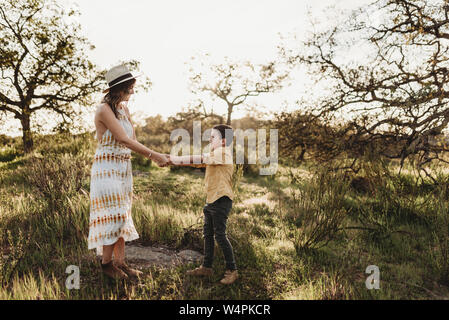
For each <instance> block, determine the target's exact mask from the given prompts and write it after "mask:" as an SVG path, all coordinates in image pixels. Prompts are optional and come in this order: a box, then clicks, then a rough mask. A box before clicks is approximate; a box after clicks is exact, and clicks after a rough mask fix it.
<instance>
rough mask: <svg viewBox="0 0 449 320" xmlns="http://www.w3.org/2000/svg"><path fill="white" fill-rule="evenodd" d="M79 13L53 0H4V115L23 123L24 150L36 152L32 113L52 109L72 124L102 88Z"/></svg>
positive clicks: (0, 29)
mask: <svg viewBox="0 0 449 320" xmlns="http://www.w3.org/2000/svg"><path fill="white" fill-rule="evenodd" d="M77 14H78V12H76V11H75V10H73V9H69V10H65V9H64V8H62V7H61V6H59V5H58V4H57V3H56V2H55V1H53V0H51V1H50V0H45V1H44V0H18V1H16V0H1V5H0V117H2V116H3V117H4V116H6V115H12V116H13V117H14V118H16V119H19V120H20V122H21V125H22V132H23V136H22V139H23V145H24V150H25V152H29V151H31V150H32V149H33V139H32V128H31V122H30V120H31V116H32V115H33V114H35V113H36V112H37V111H40V110H46V111H50V112H51V114H55V115H56V116H57V117H58V118H59V119H58V123H59V125H60V126H63V127H64V126H65V125H67V126H68V125H69V124H70V123H71V122H72V121H73V119H74V118H75V117H76V116H77V115H78V114H79V112H80V111H79V109H77V108H76V106H77V105H82V106H83V107H84V106H88V105H89V104H90V103H91V101H90V97H91V94H92V93H93V92H95V91H97V89H99V87H100V85H101V84H102V81H103V74H102V72H100V71H99V70H98V69H97V68H96V67H95V65H94V64H93V63H92V62H91V61H90V60H89V59H88V58H87V51H88V50H90V49H93V46H92V45H91V44H90V43H89V42H88V41H87V39H86V38H84V37H83V36H81V35H80V25H79V24H78V23H76V20H75V19H73V18H74V17H75V16H76V15H77Z"/></svg>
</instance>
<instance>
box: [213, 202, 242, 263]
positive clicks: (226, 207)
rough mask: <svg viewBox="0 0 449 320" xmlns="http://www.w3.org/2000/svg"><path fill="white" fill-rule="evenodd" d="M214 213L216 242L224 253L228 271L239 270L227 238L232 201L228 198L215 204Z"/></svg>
mask: <svg viewBox="0 0 449 320" xmlns="http://www.w3.org/2000/svg"><path fill="white" fill-rule="evenodd" d="M214 204H215V205H214V211H213V214H212V219H213V227H214V234H215V240H217V243H218V245H219V246H220V248H221V250H222V251H223V255H224V258H225V261H226V269H227V270H231V271H234V270H237V266H236V263H235V257H234V250H233V248H232V245H231V243H230V242H229V239H228V237H227V236H226V222H227V220H228V215H229V212H230V211H231V208H232V200H231V199H229V198H228V197H224V198H220V199H219V201H218V202H216V203H214Z"/></svg>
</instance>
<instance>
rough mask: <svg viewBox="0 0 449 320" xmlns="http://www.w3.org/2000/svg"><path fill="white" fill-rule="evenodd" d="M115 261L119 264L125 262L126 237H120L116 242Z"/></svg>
mask: <svg viewBox="0 0 449 320" xmlns="http://www.w3.org/2000/svg"><path fill="white" fill-rule="evenodd" d="M114 261H115V263H116V264H117V265H123V264H124V263H125V239H123V238H119V239H118V240H117V242H116V243H114Z"/></svg>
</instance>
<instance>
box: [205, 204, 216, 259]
mask: <svg viewBox="0 0 449 320" xmlns="http://www.w3.org/2000/svg"><path fill="white" fill-rule="evenodd" d="M203 213H204V228H203V235H204V261H203V266H204V267H206V268H212V263H213V260H214V246H215V243H214V222H213V219H212V214H211V212H210V211H209V210H208V205H206V206H205V207H204V209H203Z"/></svg>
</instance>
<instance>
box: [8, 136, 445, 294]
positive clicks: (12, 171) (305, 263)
mask: <svg viewBox="0 0 449 320" xmlns="http://www.w3.org/2000/svg"><path fill="white" fill-rule="evenodd" d="M64 139H65V138H64ZM86 140H88V139H85V138H80V139H79V140H77V139H74V140H73V139H72V140H67V141H66V142H63V143H62V144H61V145H60V146H59V147H58V149H51V145H49V144H45V143H43V142H39V143H38V145H39V146H40V147H39V148H40V149H39V148H38V150H37V153H38V154H41V155H45V157H46V159H47V161H49V163H50V164H54V165H52V168H60V169H57V170H59V171H61V172H59V173H58V174H60V176H61V177H64V174H67V173H68V172H69V171H70V172H72V171H73V168H72V167H69V166H67V165H65V164H67V160H68V159H70V161H74V162H76V161H78V162H76V163H90V162H89V158H88V157H89V155H90V154H92V153H93V144H92V143H91V141H86ZM63 141H64V140H63ZM44 146H47V148H50V149H45V148H44ZM2 152H3V153H2V155H0V182H1V184H0V234H1V236H0V271H1V272H0V283H1V287H0V299H408V298H411V299H436V298H438V297H439V298H445V297H446V298H447V297H449V295H448V292H449V290H448V285H449V281H448V280H449V264H448V261H447V258H448V256H449V249H448V245H447V243H448V239H449V234H448V233H449V231H448V230H449V229H448V226H449V221H448V220H449V219H447V210H448V208H449V199H448V197H446V196H445V194H444V192H442V191H441V190H440V189H438V188H436V187H432V186H431V184H430V182H429V181H428V180H424V181H421V180H416V176H414V175H413V172H412V170H409V171H407V172H406V171H403V172H402V174H401V176H400V177H399V176H395V178H394V179H391V180H389V178H388V177H386V176H381V175H380V177H382V178H381V179H383V180H379V181H380V184H379V185H378V186H377V188H376V189H375V190H374V191H373V192H369V191H368V192H361V191H360V190H355V189H354V188H351V189H349V190H348V192H347V193H346V194H345V195H344V197H343V198H342V201H341V202H339V203H340V204H339V205H341V206H342V208H344V210H346V213H345V218H344V220H343V221H341V222H339V224H338V225H337V226H336V228H337V229H336V230H334V231H332V232H329V233H328V234H329V235H332V238H331V239H330V241H329V243H327V244H326V245H325V246H322V247H321V246H317V247H315V246H314V244H312V245H311V246H310V247H309V248H301V247H300V246H299V245H298V241H297V237H298V236H299V235H303V234H304V233H305V232H312V231H313V230H314V229H313V228H310V226H308V225H307V224H308V223H310V221H309V220H307V219H305V218H304V217H305V215H307V214H308V212H309V211H308V209H307V208H315V207H316V204H317V203H319V204H320V205H322V206H323V208H328V209H335V208H332V202H331V201H332V199H333V198H332V197H333V196H335V195H337V196H338V194H336V193H338V192H340V191H339V190H341V186H340V185H339V183H338V180H337V181H334V183H327V184H325V185H322V186H320V185H318V184H317V183H318V182H319V181H320V180H319V179H318V180H316V179H315V180H314V179H312V177H313V176H312V173H311V172H308V171H307V168H306V166H302V167H300V168H287V167H283V166H280V168H279V170H278V173H277V174H276V175H275V176H274V177H263V176H254V175H249V176H243V178H242V180H241V182H240V185H239V188H238V199H239V200H238V201H236V203H235V205H234V208H233V210H232V211H231V214H230V217H229V220H228V236H229V238H230V241H231V244H232V245H233V247H234V251H235V255H236V262H237V266H238V268H239V274H240V279H239V280H238V281H237V282H236V283H235V284H233V285H232V286H229V287H224V286H222V285H220V284H219V280H220V279H221V277H222V275H223V273H224V260H223V255H222V253H221V251H220V250H219V248H218V246H217V250H216V259H215V261H214V266H213V267H214V276H213V277H212V278H211V279H210V280H205V279H195V278H189V277H187V276H186V275H185V272H186V271H187V270H188V269H189V268H193V267H194V265H191V264H190V265H180V266H176V267H173V268H168V269H167V268H162V267H156V266H154V267H146V268H144V270H143V271H144V276H143V277H142V279H141V280H140V281H125V282H113V281H109V280H108V279H106V278H105V277H103V275H102V274H101V271H100V266H99V261H98V260H97V258H96V255H95V252H94V251H92V250H91V251H89V250H87V241H86V237H87V234H88V217H89V197H88V192H89V191H88V189H89V177H88V175H87V174H86V172H88V169H89V168H80V170H83V171H82V172H78V173H79V174H84V176H83V177H84V178H83V179H82V181H74V182H73V184H75V183H76V184H78V185H77V186H76V188H72V187H75V186H71V185H70V186H65V187H64V188H66V189H67V190H69V191H70V192H69V193H67V192H66V191H64V190H66V189H64V190H62V189H61V190H59V189H58V190H55V192H60V193H61V194H62V195H64V196H61V197H60V199H59V201H56V202H55V201H52V199H50V198H49V199H47V198H46V196H45V195H42V193H41V192H40V190H39V184H38V183H37V182H36V181H40V180H39V179H40V178H42V179H46V178H50V179H51V176H49V177H46V175H45V174H46V173H45V172H34V173H33V174H35V176H37V177H39V179H38V180H30V179H29V176H28V174H29V170H30V168H34V169H33V170H39V167H37V166H36V165H35V163H33V161H32V159H33V158H32V157H30V156H26V157H24V156H22V155H20V154H16V153H15V151H14V150H12V151H11V150H6V151H4V150H3V151H2ZM69 169H70V170H69ZM86 169H87V170H86ZM134 170H137V171H139V174H137V175H136V176H134V200H133V210H132V215H133V219H134V224H135V226H136V228H137V231H138V233H139V236H140V238H139V239H138V240H137V242H138V243H139V244H140V245H164V246H166V247H169V248H171V249H172V250H174V251H176V250H182V249H195V250H200V251H201V250H202V249H201V248H202V237H201V234H202V218H203V212H202V208H203V206H204V201H205V197H204V192H203V184H204V181H203V179H204V176H203V175H202V174H198V172H194V171H191V170H184V169H183V170H170V169H169V168H158V167H156V166H155V165H152V166H151V167H145V166H144V165H139V164H137V165H136V166H134ZM394 170H396V168H393V169H392V170H391V172H395V171H394ZM83 172H84V173H83ZM292 172H293V176H292V174H291V173H292ZM367 172H368V171H367ZM370 174H371V173H370ZM373 176H375V175H373ZM376 179H377V178H376ZM334 180H335V179H334ZM29 181H35V182H33V183H31V184H30V182H29ZM43 181H45V180H43ZM319 187H321V189H320V188H319ZM55 188H58V186H55ZM61 188H62V187H61ZM316 190H324V192H325V197H323V199H321V200H320V201H321V202H316V197H315V196H316V194H313V192H316ZM300 197H302V198H300ZM314 201H315V202H314ZM314 206H315V207H314ZM326 210H327V209H326ZM68 265H77V266H80V272H81V289H80V290H67V289H66V288H65V279H66V278H67V276H68V275H67V274H66V273H65V269H66V267H67V266H68ZM368 265H377V266H379V268H380V272H381V289H380V290H368V289H367V288H366V287H365V279H366V277H367V276H368V275H367V274H365V269H366V267H367V266H368Z"/></svg>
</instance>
